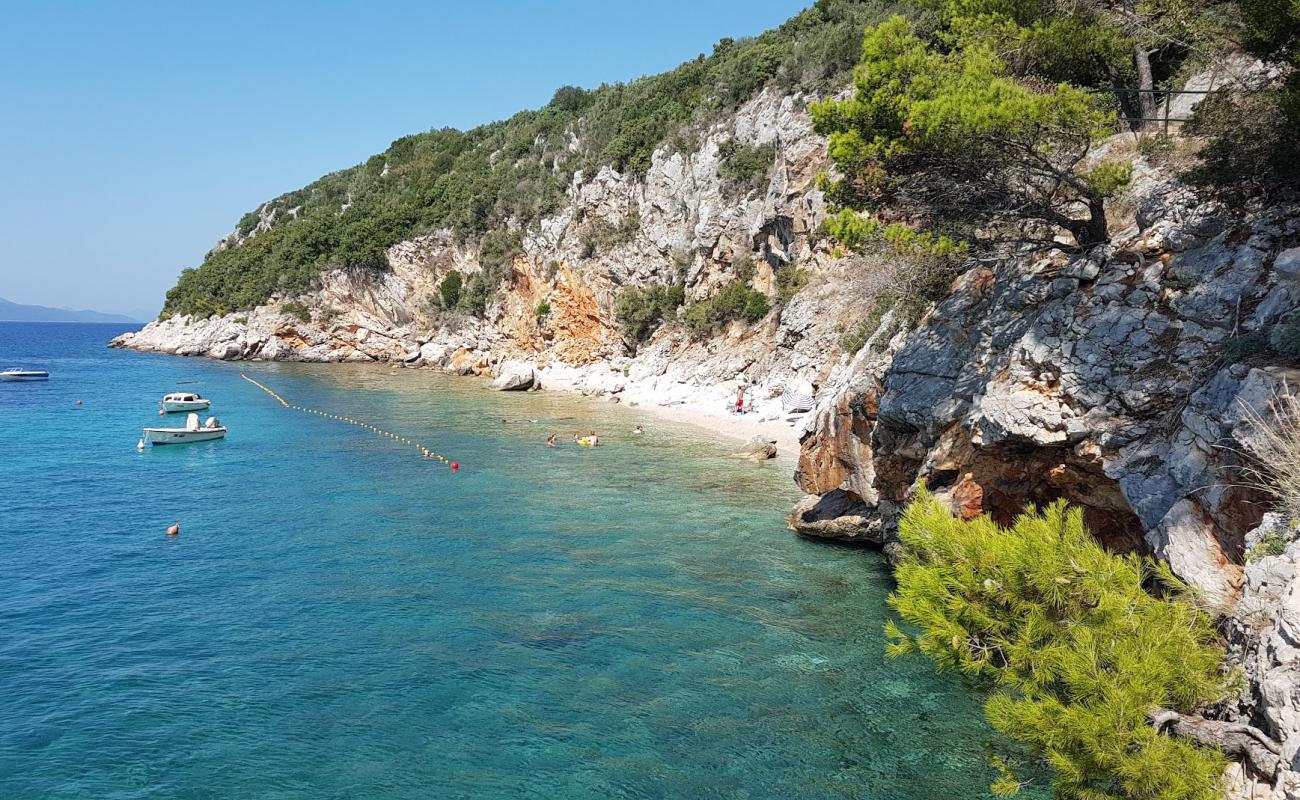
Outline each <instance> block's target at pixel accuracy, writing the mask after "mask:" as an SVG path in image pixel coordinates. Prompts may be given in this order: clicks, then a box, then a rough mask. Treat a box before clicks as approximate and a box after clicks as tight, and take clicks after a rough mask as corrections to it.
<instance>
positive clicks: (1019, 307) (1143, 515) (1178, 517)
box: [791, 159, 1300, 797]
mask: <svg viewBox="0 0 1300 800" xmlns="http://www.w3.org/2000/svg"><path fill="white" fill-rule="evenodd" d="M1126 201H1127V202H1129V203H1131V204H1132V208H1133V210H1132V214H1131V216H1130V219H1129V220H1128V222H1129V224H1128V226H1127V228H1126V229H1124V230H1121V231H1116V232H1114V234H1113V236H1112V237H1111V243H1110V244H1109V245H1106V246H1103V247H1099V248H1095V249H1093V250H1091V251H1089V252H1086V253H1070V252H1066V251H1064V250H1060V249H1051V250H1046V251H1043V250H1024V251H1021V252H1018V253H1013V254H1009V255H1007V256H1006V257H1003V258H996V259H989V260H985V261H980V262H979V263H972V264H970V265H968V266H969V269H967V271H966V272H965V273H964V274H963V275H962V277H961V278H960V279H959V280H958V281H957V282H956V284H955V285H954V287H953V291H952V294H951V296H950V297H949V298H948V299H947V300H945V301H943V302H942V303H939V304H938V305H937V306H936V307H935V308H934V309H933V310H932V311H931V312H930V313H929V314H928V315H927V316H926V317H925V318H924V319H923V320H922V321H921V324H920V325H919V326H918V327H917V328H916V329H915V330H913V331H911V332H910V333H907V334H905V335H902V336H899V337H896V338H895V339H893V340H891V341H887V342H886V341H881V342H872V343H871V344H869V345H868V347H867V348H865V349H864V350H863V351H862V352H860V353H859V354H858V355H857V356H856V357H855V358H854V360H852V361H851V362H849V363H845V364H840V365H838V366H836V367H835V369H834V370H833V371H832V372H831V374H830V375H829V376H828V378H827V380H826V381H825V382H824V383H823V384H822V388H821V391H820V392H819V393H818V396H817V407H816V410H815V413H814V417H813V419H812V420H811V421H810V423H809V424H808V426H807V429H806V431H805V435H804V439H803V452H802V454H801V461H800V467H799V473H798V475H797V479H798V481H799V483H800V485H801V486H802V487H803V488H804V490H805V491H807V492H809V496H808V497H807V498H806V499H805V500H804V501H803V502H802V503H801V504H800V505H799V507H798V508H797V509H796V510H795V512H794V513H793V514H792V516H791V524H792V526H793V527H794V528H795V529H797V530H799V531H801V532H804V533H807V534H810V535H819V536H821V535H824V536H830V537H833V538H838V539H850V540H855V539H856V540H863V541H870V542H874V543H877V544H880V545H882V546H884V547H885V548H886V549H887V550H889V549H890V548H892V546H893V541H894V537H895V535H896V524H897V517H898V513H899V511H900V508H901V505H902V504H903V503H905V501H906V500H907V499H908V498H909V496H910V495H911V493H912V492H913V491H914V490H915V487H916V486H917V485H918V484H919V483H920V482H922V481H923V482H925V484H926V485H927V486H928V487H929V488H930V489H931V490H932V491H934V492H935V493H936V494H937V495H939V496H940V497H941V498H944V499H945V500H946V501H947V502H949V503H950V504H951V506H952V509H953V511H954V512H955V513H957V514H959V515H961V516H963V517H967V518H969V517H973V516H976V515H978V514H990V515H992V516H993V517H994V518H996V519H999V520H1002V521H1010V519H1011V518H1012V517H1013V516H1014V515H1015V514H1016V513H1017V512H1019V511H1020V510H1021V509H1023V508H1024V507H1025V506H1026V505H1027V504H1032V503H1043V502H1047V501H1051V500H1055V499H1058V498H1064V499H1066V500H1068V501H1069V502H1071V503H1073V504H1075V505H1078V506H1081V507H1082V508H1083V509H1084V511H1085V519H1086V521H1087V523H1088V525H1089V526H1090V528H1091V530H1092V531H1093V532H1094V533H1095V534H1096V535H1097V536H1098V537H1099V538H1100V539H1101V540H1102V541H1103V542H1104V543H1106V544H1107V545H1109V546H1111V547H1114V548H1115V549H1118V550H1138V551H1147V552H1151V553H1154V554H1155V555H1157V556H1159V557H1160V558H1163V559H1165V560H1167V561H1168V562H1169V564H1170V565H1171V566H1172V567H1173V568H1174V570H1175V571H1176V572H1177V573H1178V574H1179V575H1180V576H1181V577H1182V578H1184V579H1185V580H1187V581H1188V582H1190V583H1191V584H1192V585H1193V586H1195V587H1197V589H1199V591H1200V593H1201V595H1202V597H1203V598H1204V600H1205V601H1206V602H1208V603H1210V604H1213V605H1214V606H1216V607H1217V608H1219V609H1220V610H1222V611H1224V612H1226V613H1228V614H1230V615H1231V619H1233V620H1235V621H1234V623H1233V625H1235V626H1236V628H1235V629H1236V630H1237V634H1238V635H1237V637H1236V639H1235V643H1236V645H1235V646H1236V648H1237V653H1238V655H1239V656H1240V660H1241V663H1242V665H1243V666H1244V667H1245V668H1246V673H1247V676H1248V678H1249V679H1250V681H1249V683H1250V688H1249V689H1248V690H1247V691H1246V693H1245V694H1244V695H1243V698H1242V702H1241V704H1240V706H1239V707H1237V708H1233V709H1225V710H1224V712H1223V713H1224V715H1225V716H1227V717H1228V718H1232V719H1240V720H1243V721H1247V722H1251V723H1253V724H1255V725H1256V726H1257V727H1259V728H1261V729H1262V730H1264V731H1266V732H1267V734H1268V736H1269V737H1270V745H1271V746H1273V747H1275V748H1276V749H1277V751H1278V752H1280V753H1281V755H1282V759H1281V760H1280V764H1281V766H1280V768H1279V772H1278V774H1277V775H1266V776H1258V775H1256V776H1255V778H1256V779H1257V780H1259V781H1260V783H1259V784H1258V785H1253V788H1252V785H1251V784H1249V783H1247V782H1243V783H1241V784H1240V786H1239V788H1241V790H1242V791H1243V792H1246V794H1243V796H1252V797H1267V796H1277V797H1282V796H1286V797H1294V796H1300V795H1297V794H1295V792H1297V791H1298V790H1297V788H1296V787H1297V786H1298V785H1300V784H1298V783H1297V781H1296V777H1297V776H1296V774H1295V773H1294V772H1293V771H1292V769H1293V767H1294V766H1295V765H1296V763H1297V762H1296V761H1295V758H1296V751H1297V749H1300V723H1298V722H1297V720H1298V719H1300V716H1297V715H1298V713H1300V712H1297V709H1298V708H1300V701H1298V700H1297V695H1296V688H1295V687H1296V686H1297V682H1296V677H1297V676H1296V674H1295V672H1294V670H1295V668H1296V667H1295V664H1296V663H1297V661H1296V654H1297V652H1298V651H1297V650H1296V648H1297V644H1296V641H1297V640H1295V639H1294V632H1293V631H1291V630H1290V628H1289V627H1288V626H1290V625H1291V617H1292V616H1294V609H1292V608H1291V606H1292V605H1294V602H1295V598H1294V592H1295V587H1294V586H1293V584H1294V583H1295V574H1296V572H1295V570H1296V561H1295V557H1296V554H1295V548H1294V547H1288V548H1287V549H1286V552H1285V553H1283V554H1282V555H1280V556H1276V557H1269V558H1266V559H1263V560H1262V561H1260V562H1259V563H1254V562H1253V561H1252V560H1251V559H1249V558H1248V556H1247V550H1248V544H1249V543H1250V542H1251V541H1252V539H1258V538H1259V537H1260V534H1259V533H1258V532H1257V531H1256V528H1257V526H1259V524H1260V522H1261V518H1262V516H1263V514H1264V512H1265V511H1266V510H1267V508H1268V507H1269V503H1268V501H1269V498H1268V495H1267V493H1266V492H1264V491H1263V490H1261V489H1260V488H1257V487H1258V480H1252V479H1251V477H1250V472H1249V471H1248V470H1247V469H1246V468H1248V467H1249V465H1250V464H1251V463H1252V462H1251V459H1252V458H1254V457H1257V456H1260V455H1263V454H1264V451H1262V450H1261V447H1260V436H1259V433H1258V431H1257V430H1256V429H1255V427H1254V425H1253V424H1252V420H1258V419H1260V418H1263V419H1267V418H1268V417H1269V415H1270V414H1271V413H1272V412H1271V401H1272V399H1273V397H1274V396H1275V394H1276V393H1278V392H1280V391H1282V390H1283V389H1284V387H1285V386H1287V385H1288V383H1289V384H1290V385H1291V386H1295V385H1296V384H1297V383H1300V372H1298V371H1296V370H1293V369H1291V368H1290V367H1289V366H1287V365H1286V364H1285V363H1279V359H1278V358H1277V357H1276V356H1272V357H1269V356H1266V355H1264V354H1263V351H1265V350H1268V349H1269V348H1268V346H1267V345H1268V343H1269V342H1270V341H1271V342H1272V344H1274V345H1277V344H1278V343H1279V340H1280V338H1281V337H1284V336H1286V335H1288V333H1289V332H1290V319H1291V315H1292V314H1294V312H1295V311H1296V310H1297V307H1298V306H1300V247H1297V245H1300V208H1295V207H1260V208H1256V209H1252V210H1243V209H1229V208H1225V207H1223V206H1221V205H1219V204H1218V203H1215V202H1211V201H1205V200H1202V199H1201V198H1198V197H1197V195H1196V194H1195V193H1193V192H1192V191H1191V190H1189V189H1188V188H1186V187H1184V186H1182V185H1180V184H1179V183H1178V182H1177V181H1174V180H1171V179H1169V177H1168V176H1167V175H1164V174H1162V173H1161V172H1160V171H1158V170H1155V169H1153V168H1151V167H1150V166H1149V165H1147V164H1146V163H1145V162H1143V161H1142V160H1140V159H1139V160H1138V168H1137V179H1136V181H1135V184H1134V187H1133V190H1132V193H1131V196H1130V197H1129V198H1126ZM1252 348H1253V349H1255V350H1258V351H1260V352H1259V353H1256V354H1252V353H1251V352H1250V351H1251V349H1252ZM1279 530H1281V531H1282V534H1280V535H1284V536H1286V537H1289V536H1290V533H1288V532H1287V528H1286V526H1281V527H1280V528H1279ZM1237 779H1238V780H1239V781H1245V779H1244V778H1242V777H1241V775H1238V776H1237ZM1266 785H1267V786H1266ZM1273 785H1276V786H1277V787H1278V788H1277V789H1276V791H1277V794H1276V795H1272V794H1269V791H1271V790H1270V789H1269V788H1268V787H1269V786H1273ZM1283 787H1285V788H1283ZM1249 791H1256V792H1257V794H1248V792H1249ZM1285 792H1290V793H1286V794H1284V793H1285Z"/></svg>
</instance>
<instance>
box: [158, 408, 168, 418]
mask: <svg viewBox="0 0 1300 800" xmlns="http://www.w3.org/2000/svg"><path fill="white" fill-rule="evenodd" d="M166 413H167V412H166V411H163V410H162V409H161V408H160V409H158V416H160V417H161V416H162V415H163V414H166Z"/></svg>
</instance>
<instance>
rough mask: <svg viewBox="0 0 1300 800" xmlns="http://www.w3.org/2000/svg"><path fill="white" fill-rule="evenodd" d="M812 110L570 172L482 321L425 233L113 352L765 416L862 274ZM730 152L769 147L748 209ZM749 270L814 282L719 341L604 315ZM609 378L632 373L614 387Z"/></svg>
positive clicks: (784, 100)
mask: <svg viewBox="0 0 1300 800" xmlns="http://www.w3.org/2000/svg"><path fill="white" fill-rule="evenodd" d="M808 99H809V98H806V97H802V96H785V95H781V94H777V93H773V92H764V93H761V94H759V95H758V96H757V97H755V98H753V99H752V100H750V101H749V102H747V103H745V104H744V105H742V106H741V107H740V108H739V109H738V110H737V111H736V112H734V114H732V115H730V116H728V117H724V118H722V119H720V120H719V121H718V122H716V123H715V124H714V125H713V126H712V127H710V128H709V129H707V130H705V131H703V132H701V133H700V134H699V136H698V138H697V140H696V141H695V142H694V144H695V145H696V147H695V149H694V150H693V151H692V152H689V153H683V152H677V151H676V150H675V149H671V148H667V147H665V148H661V149H660V150H659V151H658V152H656V153H655V154H654V158H653V161H652V165H651V167H650V169H649V170H648V171H647V173H646V175H644V176H641V177H637V176H633V175H624V174H620V173H619V172H617V171H615V170H613V169H609V168H604V169H601V170H599V171H597V172H596V173H594V174H585V175H584V174H577V175H575V176H574V178H573V181H572V184H571V185H570V186H569V187H568V189H567V197H566V198H565V200H564V201H563V202H562V203H561V204H560V205H559V207H558V208H557V209H556V210H555V211H554V212H553V213H552V215H551V216H548V217H546V218H544V219H543V220H541V221H540V223H539V224H538V225H536V226H533V227H529V228H527V229H526V230H521V231H520V232H521V234H522V253H520V254H519V255H518V256H517V257H516V258H514V260H513V262H512V263H510V264H508V265H506V266H505V268H504V269H503V270H502V269H500V268H498V271H500V272H502V273H503V274H502V278H501V282H500V284H499V286H498V287H497V291H496V293H495V295H494V296H493V298H492V299H491V301H490V302H489V303H488V306H487V309H486V312H485V313H484V314H483V315H482V317H481V318H473V317H470V316H468V315H466V314H464V313H461V312H457V311H454V310H450V311H449V310H445V309H442V308H441V303H442V301H441V295H440V292H439V290H438V286H439V284H440V283H441V282H442V280H443V279H444V278H446V276H447V275H448V274H450V273H451V272H452V271H457V272H459V273H461V275H462V277H468V276H470V275H473V274H475V273H479V272H481V271H482V264H481V263H480V259H479V253H478V251H477V249H476V248H475V247H474V246H472V245H466V244H464V243H462V242H460V241H459V240H458V239H457V237H456V236H454V235H453V233H452V232H451V231H434V232H432V233H430V234H427V235H424V236H419V237H416V238H413V239H410V240H407V241H403V242H399V243H398V244H396V245H394V246H393V247H391V248H389V250H388V251H387V253H386V257H387V259H386V260H387V262H388V269H387V270H384V271H381V272H375V271H367V270H335V271H331V272H328V273H326V274H324V275H322V276H321V280H320V286H319V288H318V289H316V290H315V291H312V292H309V293H307V294H304V295H301V296H298V297H273V298H272V299H271V300H269V301H268V302H267V303H265V304H264V305H262V306H259V307H258V308H255V309H252V310H249V311H238V312H234V313H230V314H225V315H223V316H218V317H211V318H206V319H200V318H194V317H188V316H178V317H173V318H170V319H166V320H157V321H155V322H152V323H150V324H149V325H147V326H145V328H144V329H143V330H141V331H139V332H137V333H134V334H126V335H123V336H121V337H119V338H118V339H117V340H115V342H114V345H115V346H120V347H129V348H133V349H137V350H147V351H155V352H165V353H176V354H181V355H201V356H209V357H212V358H222V359H266V360H296V361H315V362H329V363H336V362H349V363H363V362H394V363H399V364H402V365H405V366H410V367H426V368H433V369H443V370H447V371H449V372H452V373H456V374H462V375H489V374H495V372H497V371H498V370H499V367H500V364H501V363H502V362H503V361H510V360H514V361H526V362H528V363H531V364H536V365H538V366H539V367H540V368H544V369H554V370H558V371H561V372H563V371H564V370H567V369H569V368H574V369H578V370H584V373H583V378H582V380H583V382H584V385H583V387H582V391H585V392H587V393H589V394H594V395H601V396H606V395H613V396H621V395H623V394H626V393H628V392H631V391H632V390H633V389H635V390H636V392H637V401H638V402H670V401H672V400H678V399H682V398H683V397H687V398H692V399H695V400H699V401H705V402H710V403H711V402H713V400H714V398H715V396H716V397H717V398H718V401H719V402H724V400H723V398H722V395H724V394H726V393H727V392H730V393H731V394H732V395H733V396H734V393H735V390H736V387H737V386H738V385H740V384H742V383H743V384H744V385H746V386H749V387H751V389H752V393H753V395H754V396H755V397H756V398H757V399H759V400H762V401H770V400H771V399H772V398H773V397H775V396H779V394H780V392H781V390H782V389H783V388H784V387H785V386H786V385H790V384H792V383H795V382H806V381H814V382H815V381H816V380H817V379H818V378H819V376H820V375H821V374H822V373H823V372H824V368H825V365H826V363H827V361H828V360H830V359H831V358H833V357H834V356H835V355H836V354H837V353H838V351H839V343H840V339H841V337H842V332H843V330H844V328H845V327H846V326H848V325H851V324H852V322H853V320H854V319H855V318H856V316H857V314H856V311H855V309H854V308H853V307H852V304H851V303H846V300H851V299H852V297H854V296H855V295H854V291H855V289H854V282H855V280H857V270H858V269H859V268H860V267H861V265H860V264H845V263H842V262H841V260H838V259H836V258H834V257H833V255H832V253H831V251H830V248H829V246H828V245H827V244H824V243H820V242H818V241H817V240H816V238H815V237H813V236H811V234H812V233H813V232H814V231H815V230H816V229H817V228H818V226H819V225H820V224H821V222H822V221H823V220H824V219H825V216H826V208H825V203H824V201H823V198H822V194H821V192H820V190H818V189H817V188H816V186H815V182H816V177H817V175H818V173H819V172H821V171H822V170H823V169H824V168H825V166H826V142H825V140H824V139H823V138H822V137H820V136H818V135H817V134H815V133H814V132H813V130H812V121H811V119H810V117H809V115H808V112H807V100H808ZM732 140H736V141H740V142H742V143H745V144H749V145H768V144H771V145H775V148H776V157H775V160H774V163H773V165H772V167H771V169H770V170H769V173H768V182H767V185H766V186H765V187H763V188H762V189H761V190H757V191H752V192H750V193H749V194H748V195H747V196H744V197H739V196H736V195H735V194H733V193H731V192H730V191H729V190H727V189H726V188H725V187H724V186H723V183H722V181H721V179H720V178H719V177H718V174H717V171H718V166H719V164H720V162H721V157H720V152H721V151H720V148H721V146H722V145H723V144H725V143H726V142H729V141H732ZM281 213H288V214H292V213H294V212H293V211H292V210H290V211H285V212H281V211H277V210H276V209H275V208H273V207H272V206H270V205H266V206H263V207H262V209H261V210H260V211H259V217H258V222H257V224H256V225H255V226H253V227H251V228H249V229H247V230H244V231H242V232H241V231H238V230H237V231H235V232H233V233H232V234H231V235H230V236H227V237H226V238H225V239H223V240H222V242H221V243H219V244H218V247H219V248H227V247H236V246H239V245H240V244H242V243H243V242H244V241H246V240H247V239H249V238H251V237H255V236H257V235H260V234H261V233H263V232H265V231H266V230H269V229H270V227H271V225H272V224H274V223H275V221H276V218H277V215H278V214H281ZM598 224H603V225H607V226H611V227H615V228H619V229H620V230H626V231H629V233H628V235H625V236H620V237H616V240H615V241H610V242H606V243H604V244H600V245H598V246H596V247H589V246H588V245H587V244H584V238H585V234H586V233H588V232H589V231H590V230H591V229H592V226H595V225H598ZM742 260H748V261H749V262H750V263H752V264H753V265H754V268H755V269H754V277H753V280H752V285H753V286H754V287H755V288H757V289H759V290H760V291H764V292H767V293H768V294H769V296H770V297H771V298H772V300H773V305H774V306H778V305H780V303H779V302H778V300H779V298H778V290H777V278H778V275H779V274H780V273H781V271H782V270H786V271H790V270H795V269H800V270H804V271H806V272H807V273H809V275H810V276H811V277H812V278H813V280H811V281H810V288H809V289H808V290H807V291H805V292H801V293H800V294H798V295H796V296H795V297H794V298H793V299H791V300H790V301H789V302H788V303H786V304H785V305H784V306H783V307H781V308H780V310H779V311H776V312H773V313H772V314H769V315H768V317H767V318H766V319H763V320H760V321H758V322H756V323H754V324H745V323H733V324H731V325H729V326H727V328H726V329H725V330H723V331H720V332H719V335H718V336H716V337H706V338H704V339H696V338H692V337H689V336H687V335H685V333H684V332H683V331H682V330H681V329H680V328H677V327H676V326H666V327H665V328H664V329H662V330H661V331H660V332H659V333H658V334H657V335H656V336H655V337H654V338H653V339H652V340H651V341H650V342H648V343H645V344H642V345H640V346H637V347H634V346H633V343H632V342H631V341H630V340H628V339H627V338H626V337H625V336H624V334H623V332H622V331H621V330H620V328H619V324H618V321H617V318H616V316H615V313H614V304H615V302H616V300H617V297H618V295H619V293H620V292H622V291H623V290H624V289H625V288H626V287H629V286H646V285H665V284H673V283H679V282H683V281H684V283H685V289H686V293H687V296H688V298H690V299H700V298H704V297H707V296H709V295H711V294H712V293H713V292H715V291H716V290H717V289H718V288H719V287H721V286H722V285H724V284H726V283H728V282H730V281H731V280H733V279H734V278H735V273H736V266H737V264H738V262H740V261H742ZM494 274H496V273H495V272H494ZM304 308H305V309H306V312H305V313H303V311H302V309H304ZM286 309H288V310H289V311H292V312H293V313H288V312H287V311H286ZM611 366H612V367H613V368H615V369H617V370H619V371H620V372H626V374H620V375H610V374H607V373H609V372H610V367H611ZM767 412H768V413H769V415H776V414H778V413H779V408H774V407H771V406H770V404H769V407H768V409H767Z"/></svg>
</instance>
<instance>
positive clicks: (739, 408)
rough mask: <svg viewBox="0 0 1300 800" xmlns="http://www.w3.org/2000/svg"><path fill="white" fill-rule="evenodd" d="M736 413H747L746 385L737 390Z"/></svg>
mask: <svg viewBox="0 0 1300 800" xmlns="http://www.w3.org/2000/svg"><path fill="white" fill-rule="evenodd" d="M736 413H737V414H744V413H745V387H744V386H741V387H739V388H738V389H737V390H736Z"/></svg>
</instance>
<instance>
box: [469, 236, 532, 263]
mask: <svg viewBox="0 0 1300 800" xmlns="http://www.w3.org/2000/svg"><path fill="white" fill-rule="evenodd" d="M523 251H524V250H523V238H522V237H521V236H520V234H519V231H512V230H507V229H505V228H499V229H497V230H493V231H488V232H487V233H486V234H484V236H483V241H482V243H480V245H479V251H478V262H479V264H481V265H482V266H483V268H484V269H486V270H492V269H494V268H496V267H500V266H503V265H505V264H509V263H511V262H512V261H514V260H515V256H517V255H519V254H520V253H522V252H523Z"/></svg>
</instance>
